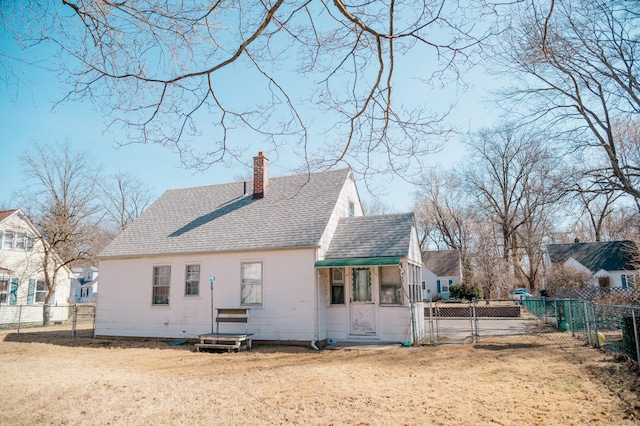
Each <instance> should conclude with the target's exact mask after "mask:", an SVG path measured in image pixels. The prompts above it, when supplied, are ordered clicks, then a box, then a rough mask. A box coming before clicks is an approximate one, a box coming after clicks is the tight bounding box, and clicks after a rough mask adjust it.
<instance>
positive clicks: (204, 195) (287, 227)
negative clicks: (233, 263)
mask: <svg viewBox="0 0 640 426" xmlns="http://www.w3.org/2000/svg"><path fill="white" fill-rule="evenodd" d="M350 177H351V172H350V170H349V169H340V170H334V171H328V172H319V173H312V174H299V175H293V176H285V177H275V178H270V179H269V187H268V190H267V193H266V194H265V196H264V198H260V199H254V198H253V197H252V196H251V194H252V191H253V188H252V187H253V184H252V182H247V191H246V193H247V194H246V195H245V194H244V189H243V187H244V182H235V183H229V184H221V185H210V186H202V187H196V188H187V189H175V190H169V191H166V192H165V193H164V194H163V195H162V196H160V198H159V199H158V200H157V201H156V202H154V203H153V204H152V205H151V206H150V207H149V208H148V209H147V210H146V211H145V212H144V213H143V214H142V215H141V216H140V217H139V218H138V219H137V220H136V221H135V222H133V223H132V224H131V225H129V226H128V227H127V228H126V229H125V230H124V231H123V232H122V233H120V234H119V235H118V236H117V237H116V238H115V239H114V240H113V241H112V242H111V243H110V244H109V245H108V246H107V247H106V248H105V249H104V250H103V251H102V252H101V253H100V257H101V258H106V257H122V256H144V255H158V254H178V253H205V252H223V251H245V250H263V249H274V248H295V247H311V246H316V245H318V244H319V241H320V237H321V236H322V233H323V232H324V230H325V228H326V226H327V223H328V221H329V217H330V216H331V214H332V212H333V209H334V206H335V204H336V202H337V200H338V196H339V194H340V192H341V190H342V187H343V186H344V183H345V181H346V179H348V178H350Z"/></svg>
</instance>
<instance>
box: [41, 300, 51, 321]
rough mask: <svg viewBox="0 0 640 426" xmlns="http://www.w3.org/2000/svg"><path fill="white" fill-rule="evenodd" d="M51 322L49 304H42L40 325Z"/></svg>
mask: <svg viewBox="0 0 640 426" xmlns="http://www.w3.org/2000/svg"><path fill="white" fill-rule="evenodd" d="M50 322H51V305H47V304H44V305H42V325H43V326H47V325H49V323H50Z"/></svg>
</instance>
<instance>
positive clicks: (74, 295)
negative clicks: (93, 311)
mask: <svg viewBox="0 0 640 426" xmlns="http://www.w3.org/2000/svg"><path fill="white" fill-rule="evenodd" d="M71 273H72V276H73V278H72V280H71V290H70V294H69V300H70V301H71V302H73V303H95V301H96V297H97V296H98V268H96V267H95V266H88V267H84V268H80V267H78V268H71Z"/></svg>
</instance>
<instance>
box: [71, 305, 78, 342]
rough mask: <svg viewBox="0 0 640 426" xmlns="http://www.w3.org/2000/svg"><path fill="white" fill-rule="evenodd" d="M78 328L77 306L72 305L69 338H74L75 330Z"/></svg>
mask: <svg viewBox="0 0 640 426" xmlns="http://www.w3.org/2000/svg"><path fill="white" fill-rule="evenodd" d="M77 326H78V305H77V304H74V305H73V319H72V320H71V337H76V328H77Z"/></svg>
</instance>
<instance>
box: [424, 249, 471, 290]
mask: <svg viewBox="0 0 640 426" xmlns="http://www.w3.org/2000/svg"><path fill="white" fill-rule="evenodd" d="M422 263H423V264H424V266H423V267H422V298H423V299H424V300H439V299H441V300H448V299H449V296H450V292H449V287H450V286H451V284H454V283H456V284H457V283H460V282H461V281H462V260H461V257H460V252H459V251H458V250H434V251H424V252H422Z"/></svg>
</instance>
